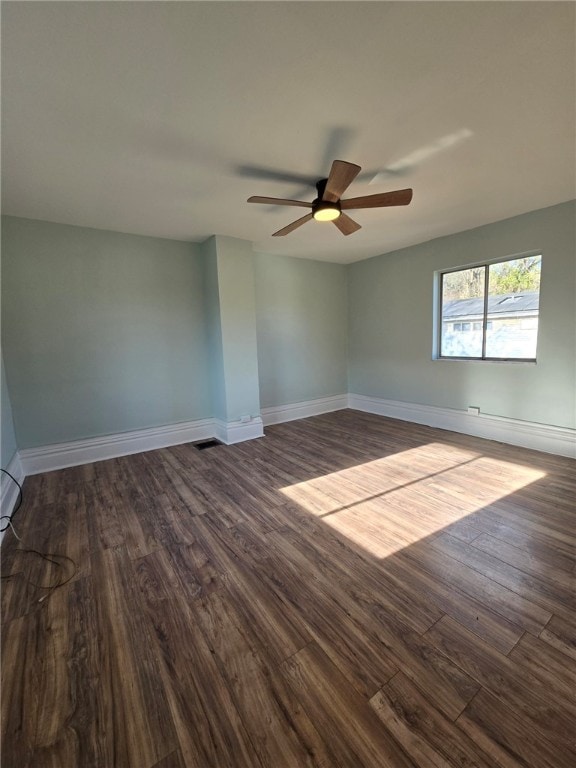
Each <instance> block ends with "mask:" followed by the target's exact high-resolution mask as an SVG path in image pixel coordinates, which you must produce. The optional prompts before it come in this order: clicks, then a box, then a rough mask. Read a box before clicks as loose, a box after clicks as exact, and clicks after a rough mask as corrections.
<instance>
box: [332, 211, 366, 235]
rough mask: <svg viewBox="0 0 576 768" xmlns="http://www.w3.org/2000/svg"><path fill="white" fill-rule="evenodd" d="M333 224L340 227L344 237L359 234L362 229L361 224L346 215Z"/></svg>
mask: <svg viewBox="0 0 576 768" xmlns="http://www.w3.org/2000/svg"><path fill="white" fill-rule="evenodd" d="M332 223H333V224H335V225H336V226H337V227H338V229H339V230H340V232H342V234H343V235H351V234H352V233H353V232H358V230H359V229H362V227H361V226H360V224H358V223H357V222H356V221H354V219H351V218H350V216H348V215H347V214H345V213H341V214H340V216H338V218H337V219H334V221H333V222H332Z"/></svg>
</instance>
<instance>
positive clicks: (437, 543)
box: [431, 534, 576, 617]
mask: <svg viewBox="0 0 576 768" xmlns="http://www.w3.org/2000/svg"><path fill="white" fill-rule="evenodd" d="M431 546H432V548H433V549H434V550H438V551H440V552H443V553H444V554H446V555H448V556H449V557H451V558H453V559H454V560H458V561H459V562H461V563H464V564H465V565H467V566H470V567H471V568H473V569H474V570H476V571H478V572H479V573H481V574H483V575H484V576H486V577H487V578H489V579H491V580H492V581H495V582H496V583H498V584H501V585H502V586H503V587H506V588H507V589H510V590H512V591H513V592H515V593H516V594H519V595H520V594H521V595H523V596H526V597H527V598H528V600H530V601H532V602H533V603H534V604H535V605H540V606H542V607H543V608H545V609H547V610H549V611H550V612H551V613H556V614H558V615H560V616H569V617H570V616H572V615H573V614H574V612H575V611H576V593H575V592H574V590H573V589H571V588H569V587H568V586H564V585H563V584H560V583H552V582H551V581H549V580H548V579H541V578H538V577H537V576H532V575H531V574H529V573H526V572H525V571H524V570H520V569H519V568H516V567H514V566H513V565H510V564H508V563H505V562H504V561H503V560H500V559H499V558H498V557H494V556H493V555H490V554H488V553H486V552H483V551H481V550H479V549H477V548H476V547H474V546H472V545H470V544H466V543H465V542H462V541H459V540H458V539H455V538H454V537H452V536H449V535H448V534H442V535H441V536H438V537H437V538H436V539H434V541H433V542H431Z"/></svg>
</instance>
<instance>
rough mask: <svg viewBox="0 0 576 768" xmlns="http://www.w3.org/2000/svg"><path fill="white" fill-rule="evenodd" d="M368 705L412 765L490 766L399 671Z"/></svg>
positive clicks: (458, 767)
mask: <svg viewBox="0 0 576 768" xmlns="http://www.w3.org/2000/svg"><path fill="white" fill-rule="evenodd" d="M370 704H371V706H372V708H373V709H374V711H375V712H376V714H377V715H378V717H379V718H380V719H381V720H382V722H383V723H384V724H385V726H386V728H387V729H388V730H389V731H390V733H392V734H393V736H394V738H395V739H396V741H398V742H399V743H400V744H401V745H402V747H403V748H404V750H405V752H406V753H407V754H408V755H410V757H411V759H412V760H413V761H414V762H415V764H416V765H426V766H428V765H430V766H438V768H445V766H455V767H457V768H461V766H467V768H490V766H491V765H492V763H491V761H490V759H489V758H487V756H486V755H484V754H483V753H482V751H480V750H479V749H478V747H477V745H476V744H475V742H474V741H472V740H471V739H468V738H467V737H466V735H465V734H463V733H462V732H461V731H460V730H459V729H458V727H457V726H456V725H455V724H454V723H453V722H452V721H451V720H449V719H448V718H446V717H444V716H443V715H442V714H441V713H439V712H438V711H437V710H436V708H435V707H434V706H433V704H432V703H431V702H430V701H428V700H427V699H426V698H425V697H424V696H423V695H422V694H421V693H420V691H419V690H418V688H417V687H416V686H415V685H414V684H413V683H412V682H411V681H410V680H409V679H408V678H407V677H406V676H405V675H404V674H403V673H402V672H399V673H398V674H397V675H395V676H394V677H393V678H392V680H390V682H388V683H386V685H385V686H383V687H382V688H381V689H380V690H379V691H378V693H376V694H375V695H374V696H373V697H372V698H371V699H370Z"/></svg>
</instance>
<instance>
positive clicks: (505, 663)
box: [426, 617, 576, 750]
mask: <svg viewBox="0 0 576 768" xmlns="http://www.w3.org/2000/svg"><path fill="white" fill-rule="evenodd" d="M426 635H427V637H428V638H429V640H430V642H431V643H432V644H433V645H434V646H436V647H437V648H438V650H439V651H441V652H442V653H444V654H445V655H446V656H448V658H450V659H452V660H453V661H454V662H455V663H457V664H459V665H460V666H461V667H462V669H464V670H466V671H467V672H468V673H469V674H470V675H471V676H472V677H474V678H475V679H476V680H477V681H478V682H479V683H480V685H481V686H482V687H483V688H484V689H485V690H486V691H488V692H490V693H491V694H492V695H494V696H496V697H497V698H499V699H501V700H502V701H504V702H508V703H510V704H512V705H513V706H514V707H515V708H516V709H517V711H518V712H519V713H521V715H522V716H523V717H524V718H525V719H526V720H527V721H529V722H530V723H531V727H533V728H535V729H536V730H538V731H540V732H541V733H542V735H543V736H544V737H545V738H546V737H547V738H553V739H555V740H556V741H558V742H559V743H562V744H563V745H564V747H565V748H566V749H568V750H571V749H573V748H574V742H575V738H576V734H575V732H574V715H575V713H576V706H575V703H574V702H573V701H570V700H567V699H565V698H564V697H561V696H554V695H553V693H552V692H551V691H550V690H545V691H543V690H542V685H541V681H540V680H539V678H538V677H536V676H535V675H533V674H531V673H530V672H528V671H527V670H526V669H524V668H522V667H519V666H518V665H516V664H515V663H514V662H513V661H511V660H510V659H509V658H508V657H506V656H503V655H502V654H499V653H498V652H497V651H494V650H493V649H491V648H490V646H488V645H486V644H485V643H483V642H482V641H481V640H480V639H479V638H477V637H476V636H475V635H473V634H472V633H471V632H469V631H468V630H467V629H465V628H464V627H461V626H460V625H459V624H458V623H457V622H456V621H454V620H453V619H450V618H449V617H444V618H443V619H441V620H440V621H439V622H438V623H437V624H435V625H434V626H433V627H432V629H430V630H428V632H427V633H426Z"/></svg>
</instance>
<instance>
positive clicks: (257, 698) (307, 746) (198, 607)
mask: <svg viewBox="0 0 576 768" xmlns="http://www.w3.org/2000/svg"><path fill="white" fill-rule="evenodd" d="M194 611H195V613H196V615H197V616H198V620H199V622H200V626H201V627H202V630H203V633H204V636H205V637H206V640H207V642H208V645H209V647H210V649H211V650H213V652H214V653H215V656H216V659H217V661H218V662H219V668H220V672H221V674H222V675H223V676H224V677H225V678H226V679H227V681H228V685H229V689H230V691H231V695H232V697H233V699H234V702H235V704H236V707H237V709H238V711H239V713H240V715H241V717H242V720H243V722H244V725H245V727H246V729H247V731H248V733H249V734H250V737H251V740H252V744H253V746H254V751H255V754H256V755H257V756H258V758H259V761H260V762H261V764H262V765H263V766H266V767H267V768H281V767H284V766H285V767H286V768H289V766H292V765H298V766H300V765H302V766H310V767H312V766H322V768H327V766H329V765H330V764H331V762H330V759H329V755H330V750H329V748H328V746H327V744H326V743H325V742H324V739H322V738H321V737H320V734H319V733H318V731H317V730H316V729H315V728H314V726H313V725H312V722H311V721H309V718H308V717H307V716H306V715H305V714H304V713H303V712H301V710H300V707H299V706H298V703H297V700H296V698H295V697H294V696H291V695H290V692H289V691H288V690H287V688H286V685H285V684H284V683H283V680H282V679H281V678H279V677H276V676H272V675H270V672H269V670H268V668H267V666H266V664H265V663H264V660H263V659H262V658H261V656H260V655H259V654H258V653H257V652H256V647H257V646H256V647H255V645H254V642H253V640H251V634H252V632H251V628H250V627H248V626H246V625H245V624H244V621H243V618H242V617H240V616H239V615H238V613H237V611H236V610H235V607H234V604H233V600H231V599H230V598H227V597H226V596H225V595H224V594H223V593H214V594H213V595H211V596H210V597H208V598H205V599H204V600H202V601H200V602H198V603H195V604H194ZM311 736H312V739H313V741H312V743H310V741H309V739H310V737H311ZM336 765H337V763H336Z"/></svg>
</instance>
